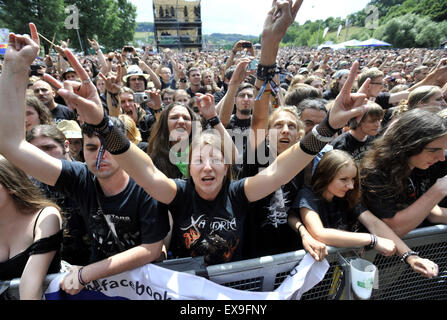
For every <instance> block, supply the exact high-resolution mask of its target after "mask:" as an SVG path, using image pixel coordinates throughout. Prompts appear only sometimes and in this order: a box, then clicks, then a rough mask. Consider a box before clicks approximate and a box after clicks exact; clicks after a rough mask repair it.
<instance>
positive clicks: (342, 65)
mask: <svg viewBox="0 0 447 320" xmlns="http://www.w3.org/2000/svg"><path fill="white" fill-rule="evenodd" d="M338 65H339V66H340V67H344V66H347V65H349V62H348V61H345V60H343V61H340V63H339V64H338Z"/></svg>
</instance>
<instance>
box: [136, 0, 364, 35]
mask: <svg viewBox="0 0 447 320" xmlns="http://www.w3.org/2000/svg"><path fill="white" fill-rule="evenodd" d="M129 1H130V2H131V3H133V4H134V5H135V6H136V7H137V22H153V21H154V15H153V12H152V3H153V1H152V0H129ZM369 1H370V0H304V2H303V4H302V5H301V8H300V11H299V12H298V15H297V17H296V21H297V22H298V23H300V24H303V23H304V22H306V21H307V20H311V21H315V20H318V19H323V20H326V19H327V18H329V17H334V18H337V17H340V18H343V19H344V18H346V16H348V15H349V14H351V13H354V12H357V11H360V10H362V9H364V8H365V7H366V6H367V4H368V2H369ZM271 4H272V0H202V33H203V34H211V33H237V34H243V35H259V34H260V33H261V31H262V26H263V24H264V19H265V16H266V14H267V12H268V11H269V9H270V7H271Z"/></svg>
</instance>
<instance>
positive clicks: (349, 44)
mask: <svg viewBox="0 0 447 320" xmlns="http://www.w3.org/2000/svg"><path fill="white" fill-rule="evenodd" d="M360 43H361V41H359V40H357V39H352V40H349V41H346V42H342V43H340V44H341V45H344V46H345V47H358V46H359V45H360Z"/></svg>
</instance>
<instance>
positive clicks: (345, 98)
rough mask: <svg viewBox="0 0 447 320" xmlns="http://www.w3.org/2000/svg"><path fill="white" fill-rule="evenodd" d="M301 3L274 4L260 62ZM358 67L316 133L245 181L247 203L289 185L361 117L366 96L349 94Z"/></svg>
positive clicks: (274, 49) (275, 46)
mask: <svg viewBox="0 0 447 320" xmlns="http://www.w3.org/2000/svg"><path fill="white" fill-rule="evenodd" d="M301 3H302V0H301V1H300V0H299V1H295V2H293V4H292V2H291V1H278V2H277V1H274V3H273V4H274V7H273V8H272V10H270V12H269V13H268V16H267V19H266V22H265V23H264V31H263V35H262V37H263V47H262V50H261V59H262V61H267V62H269V61H272V60H273V59H274V58H275V57H276V54H277V52H278V47H279V42H280V41H281V39H282V36H283V35H284V34H285V32H286V31H287V28H288V26H289V25H290V24H292V22H293V21H294V19H295V17H296V14H297V12H298V9H299V7H300V5H301ZM267 57H268V58H269V60H267ZM358 66H359V64H358V62H357V61H356V62H355V63H354V64H353V65H352V67H351V71H350V74H349V77H348V80H347V81H346V83H345V84H344V86H343V88H342V90H341V92H340V94H339V95H338V96H337V98H336V99H335V102H334V105H333V107H332V109H331V111H330V112H329V114H328V116H327V118H326V119H325V120H324V121H323V122H322V123H320V124H319V125H318V126H317V127H316V128H315V130H313V131H312V132H309V134H307V135H306V136H305V137H304V139H303V140H301V141H300V143H297V144H295V145H294V146H292V147H290V148H289V149H287V150H286V151H285V152H283V153H281V154H280V155H279V157H278V158H277V159H276V160H275V161H274V162H273V163H272V164H271V165H270V166H269V167H268V168H266V169H265V170H264V171H262V173H258V174H257V175H255V176H253V177H249V178H247V179H246V180H245V193H246V196H247V198H248V200H249V201H256V200H259V199H262V198H264V197H266V196H267V195H269V194H270V193H272V192H273V191H275V190H277V189H278V188H279V187H280V186H282V185H284V184H286V183H287V182H289V181H290V180H291V179H292V178H293V177H294V176H295V175H296V174H298V173H299V172H300V171H301V170H302V169H304V167H305V166H306V165H307V164H308V163H309V162H310V161H311V160H312V159H313V157H314V156H315V155H316V154H317V153H318V152H319V151H320V150H321V149H322V148H323V147H324V146H325V145H326V143H327V142H329V141H330V139H331V138H332V136H333V135H334V134H335V132H336V130H337V129H339V128H342V127H343V126H344V125H345V124H346V123H347V122H348V121H349V120H350V119H352V118H355V117H359V116H361V115H362V114H363V113H364V111H365V106H364V105H365V104H366V95H365V94H363V93H356V94H353V93H351V89H352V86H353V84H354V81H355V77H356V73H357V70H358ZM258 68H263V66H262V65H261V66H258ZM258 71H259V70H258ZM258 73H259V72H258Z"/></svg>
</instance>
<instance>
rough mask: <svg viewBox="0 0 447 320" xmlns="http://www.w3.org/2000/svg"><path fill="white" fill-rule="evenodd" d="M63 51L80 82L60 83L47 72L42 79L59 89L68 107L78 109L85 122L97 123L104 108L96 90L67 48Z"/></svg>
mask: <svg viewBox="0 0 447 320" xmlns="http://www.w3.org/2000/svg"><path fill="white" fill-rule="evenodd" d="M64 53H65V55H66V56H67V60H68V62H69V63H70V64H71V66H72V67H73V69H74V70H75V72H76V73H77V74H78V76H79V78H80V79H81V82H74V81H64V82H63V83H61V82H59V81H58V80H56V79H54V78H53V77H51V76H50V75H47V74H46V75H45V76H44V79H45V80H46V81H48V82H49V83H51V85H53V87H55V88H57V89H59V90H58V93H59V95H60V96H61V97H62V98H63V99H64V100H65V102H66V103H67V104H68V105H69V106H70V107H72V108H73V109H76V110H77V111H78V113H79V115H80V116H81V117H82V119H84V121H85V122H87V123H90V124H98V123H100V122H101V121H102V120H103V118H104V110H103V107H102V104H101V99H100V98H99V94H98V90H97V89H96V87H95V85H94V84H93V83H92V80H91V79H90V78H89V76H88V74H87V72H86V71H85V70H84V68H83V67H82V66H81V64H80V63H79V61H78V59H76V57H75V56H74V55H73V53H71V51H70V50H68V49H65V50H64Z"/></svg>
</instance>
